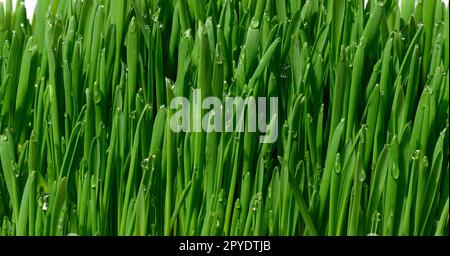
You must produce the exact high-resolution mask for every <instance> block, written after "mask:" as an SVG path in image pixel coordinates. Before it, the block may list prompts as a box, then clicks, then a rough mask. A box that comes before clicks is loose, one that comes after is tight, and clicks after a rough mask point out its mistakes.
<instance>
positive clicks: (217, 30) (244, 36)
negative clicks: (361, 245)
mask: <svg viewBox="0 0 450 256" xmlns="http://www.w3.org/2000/svg"><path fill="white" fill-rule="evenodd" d="M402 2H403V3H402V4H400V3H399V1H397V0H369V1H368V3H367V4H366V5H365V4H364V1H363V0H350V1H349V0H241V1H236V0H114V1H112V0H111V1H108V0H67V1H66V0H64V1H63V0H60V1H58V0H39V1H38V2H37V7H36V10H35V13H34V19H33V21H32V22H31V23H30V22H29V21H28V20H27V18H26V10H25V7H24V5H23V3H22V2H21V1H18V4H17V6H16V7H15V8H12V4H11V0H8V1H6V4H5V5H3V4H1V3H0V110H1V112H0V128H1V132H0V134H1V135H0V160H1V164H0V218H1V224H0V234H1V235H67V234H69V233H76V234H81V235H368V234H379V235H448V234H449V152H448V143H449V142H448V138H449V136H448V135H449V132H448V117H449V77H448V71H449V15H448V9H447V7H446V6H445V5H444V4H443V3H442V2H441V1H440V0H427V1H419V2H418V4H417V5H414V1H402ZM13 10H14V11H13ZM194 88H199V89H202V97H206V96H216V97H219V98H222V99H223V98H224V97H225V96H242V97H246V96H258V97H268V98H269V97H278V99H279V100H278V102H279V107H278V109H279V111H278V114H277V115H276V116H273V117H272V119H271V120H268V122H269V121H270V126H269V127H270V129H272V128H274V127H276V126H278V127H279V136H278V140H277V141H276V142H275V143H270V144H268V143H266V144H264V143H260V142H259V136H260V134H259V133H253V132H250V131H248V130H247V131H245V132H243V133H241V132H228V133H225V132H224V133H219V132H210V133H207V132H205V131H203V132H181V133H175V132H174V131H173V130H171V129H170V127H169V121H170V118H171V117H172V115H173V114H174V112H175V110H172V109H170V108H168V106H169V103H170V101H171V99H173V98H174V97H177V96H184V97H186V98H192V89H194ZM247 114H248V113H246V114H245V115H247ZM275 117H277V118H275Z"/></svg>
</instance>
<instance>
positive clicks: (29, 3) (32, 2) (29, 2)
mask: <svg viewBox="0 0 450 256" xmlns="http://www.w3.org/2000/svg"><path fill="white" fill-rule="evenodd" d="M37 1H38V0H25V5H26V9H27V16H28V19H30V20H31V19H32V17H33V10H34V7H35V6H36V3H37ZM64 1H66V0H64ZM365 1H367V0H365ZM402 1H411V0H402ZM443 1H444V3H445V4H447V6H448V1H449V0H443ZM0 2H5V0H0ZM15 5H16V0H13V6H15Z"/></svg>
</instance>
